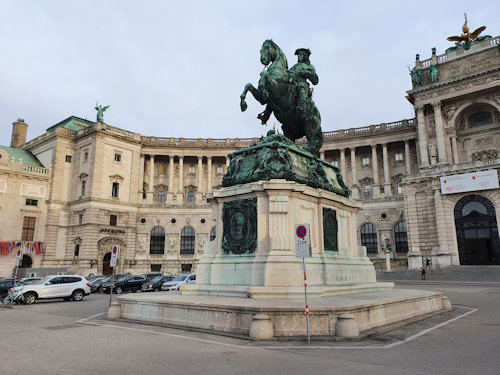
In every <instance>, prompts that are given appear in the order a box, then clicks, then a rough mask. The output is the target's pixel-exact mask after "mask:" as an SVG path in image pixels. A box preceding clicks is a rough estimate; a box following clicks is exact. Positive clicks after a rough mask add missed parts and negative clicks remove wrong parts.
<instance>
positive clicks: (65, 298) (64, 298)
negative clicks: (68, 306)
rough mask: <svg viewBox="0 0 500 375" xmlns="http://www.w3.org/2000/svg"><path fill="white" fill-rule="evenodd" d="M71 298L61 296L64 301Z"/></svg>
mask: <svg viewBox="0 0 500 375" xmlns="http://www.w3.org/2000/svg"><path fill="white" fill-rule="evenodd" d="M70 299H71V297H63V300H65V301H69V300H70Z"/></svg>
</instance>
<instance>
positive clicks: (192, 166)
mask: <svg viewBox="0 0 500 375" xmlns="http://www.w3.org/2000/svg"><path fill="white" fill-rule="evenodd" d="M188 173H189V174H196V167H195V166H194V165H191V166H189V169H188Z"/></svg>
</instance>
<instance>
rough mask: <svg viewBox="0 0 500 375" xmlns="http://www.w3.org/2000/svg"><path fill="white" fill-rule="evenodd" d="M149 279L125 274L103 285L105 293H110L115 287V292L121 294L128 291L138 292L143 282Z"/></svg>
mask: <svg viewBox="0 0 500 375" xmlns="http://www.w3.org/2000/svg"><path fill="white" fill-rule="evenodd" d="M146 281H147V279H146V278H145V277H143V276H123V277H121V278H119V279H118V280H116V281H111V282H108V283H105V284H103V285H102V287H101V289H102V292H103V293H110V292H111V288H113V290H114V293H116V294H121V293H123V292H126V291H131V292H137V291H138V290H141V287H142V284H144V283H145V282H146Z"/></svg>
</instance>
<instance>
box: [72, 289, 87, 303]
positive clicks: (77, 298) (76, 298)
mask: <svg viewBox="0 0 500 375" xmlns="http://www.w3.org/2000/svg"><path fill="white" fill-rule="evenodd" d="M84 295H85V294H84V293H83V290H80V289H77V290H75V291H74V292H73V294H72V295H71V298H73V301H81V300H82V299H83V296H84Z"/></svg>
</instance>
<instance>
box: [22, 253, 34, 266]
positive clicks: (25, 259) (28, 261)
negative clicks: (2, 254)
mask: <svg viewBox="0 0 500 375" xmlns="http://www.w3.org/2000/svg"><path fill="white" fill-rule="evenodd" d="M32 266H33V259H31V257H30V256H29V255H26V254H24V255H23V259H22V260H21V263H20V264H19V268H31V267H32Z"/></svg>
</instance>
